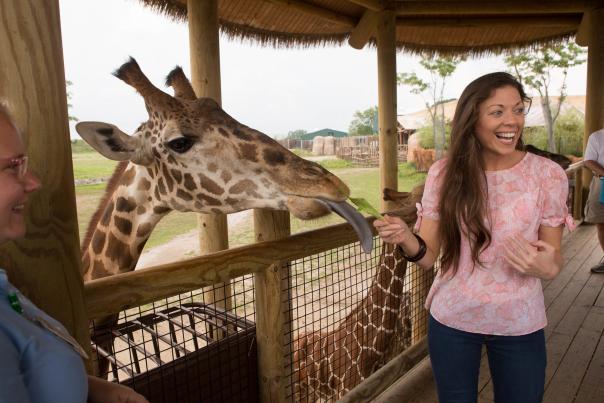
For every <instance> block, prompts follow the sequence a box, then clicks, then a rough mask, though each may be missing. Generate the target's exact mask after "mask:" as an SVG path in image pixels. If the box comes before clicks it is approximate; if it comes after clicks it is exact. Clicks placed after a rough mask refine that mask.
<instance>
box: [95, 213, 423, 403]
mask: <svg viewBox="0 0 604 403" xmlns="http://www.w3.org/2000/svg"><path fill="white" fill-rule="evenodd" d="M367 220H368V222H369V223H370V224H371V222H372V221H373V219H372V218H368V219H367ZM410 224H411V223H410ZM371 228H373V226H371ZM356 241H358V239H357V236H356V234H355V233H354V231H353V230H352V228H351V227H350V225H349V224H340V225H334V226H330V227H326V228H321V229H318V230H314V231H309V232H304V233H300V234H295V235H292V236H289V237H287V238H284V239H280V240H276V241H269V242H261V243H256V244H252V245H248V246H243V247H239V248H233V249H229V250H226V251H221V252H217V253H212V254H209V255H205V256H202V257H197V258H193V259H188V260H185V261H181V262H177V263H171V264H166V265H160V266H154V267H149V268H146V269H141V270H137V271H134V272H130V273H125V274H119V275H116V276H112V277H107V278H103V279H98V280H93V281H90V282H88V283H86V284H85V286H84V293H85V304H86V312H87V314H88V317H89V319H99V318H102V317H105V316H107V315H110V314H115V313H119V312H121V311H124V310H127V309H129V308H134V307H139V306H142V305H144V304H148V303H151V302H154V301H158V300H161V299H163V298H168V297H172V296H175V295H179V294H182V293H185V292H188V291H192V290H196V289H200V288H202V287H207V286H210V285H214V284H219V283H225V282H227V281H229V280H234V279H236V278H239V277H241V276H244V275H246V274H251V273H267V272H270V271H271V270H275V269H278V268H280V267H283V266H284V265H285V264H286V263H287V262H289V261H294V260H296V259H300V258H304V257H307V256H311V255H314V254H317V253H321V252H325V251H328V250H331V249H334V248H338V247H342V246H345V245H349V244H351V243H354V242H356ZM416 277H417V275H416V276H413V275H410V276H409V281H414V280H415V279H416ZM429 286H430V284H427V283H426V282H425V281H422V282H421V285H419V284H418V286H417V287H413V288H414V289H417V290H416V291H415V292H416V293H418V292H419V294H421V295H425V294H426V293H427V290H428V288H429ZM273 288H274V290H269V291H270V294H276V295H277V296H279V295H280V294H281V293H283V292H287V290H283V289H282V287H281V284H279V282H276V283H275V284H274V287H273ZM418 288H425V290H424V289H422V290H419V289H418ZM416 297H417V296H416ZM277 298H282V297H277ZM262 309H266V307H265V306H263V305H262V303H261V301H256V312H257V313H258V312H259V311H260V310H262ZM424 319H425V318H423V317H421V318H420V317H418V318H414V321H418V320H419V321H421V322H424ZM286 320H290V321H291V318H286ZM263 326H266V327H267V329H262V327H263ZM269 327H271V328H270V329H269ZM413 327H415V328H417V329H425V326H420V324H419V323H413ZM256 329H257V334H264V335H265V336H266V335H272V336H270V338H271V340H268V341H266V340H265V341H264V345H265V346H266V345H267V344H268V345H269V346H270V345H271V343H274V345H275V347H277V346H282V345H283V338H282V335H280V336H281V337H279V336H276V334H277V333H276V332H275V331H274V330H275V329H274V324H273V323H264V322H263V321H257V323H256ZM273 336H274V337H273ZM413 336H414V339H415V341H419V340H422V339H423V336H425V332H421V334H420V333H417V332H414V334H413ZM272 339H274V340H272ZM417 349H418V348H417V347H416V349H415V350H417ZM260 350H261V349H260V348H259V350H258V354H259V356H260V355H261V354H262V351H260ZM415 350H412V351H415ZM418 351H425V348H424V347H419V350H418ZM418 354H420V355H421V353H417V352H414V353H413V354H412V356H413V357H414V359H413V360H411V361H410V360H409V359H408V358H404V359H403V361H404V362H405V365H403V367H405V368H402V367H401V368H399V370H400V371H402V370H404V369H406V368H407V367H408V366H409V364H410V362H415V361H416V360H415V356H416V355H418ZM270 358H271V360H272V361H275V360H277V361H279V360H283V362H279V363H277V364H278V367H279V368H280V369H281V371H282V373H279V374H274V371H272V370H271V368H266V369H264V368H262V365H261V364H259V368H258V371H259V374H260V377H261V378H263V377H264V378H266V377H267V376H268V377H269V378H271V379H268V380H266V379H265V382H264V383H266V384H269V385H270V384H271V382H278V383H283V382H286V383H287V382H289V373H287V370H286V368H287V363H286V361H285V360H286V359H282V358H281V357H274V356H272V357H270ZM261 362H262V360H259V363H261ZM272 367H275V365H272ZM400 371H397V373H398V372H400ZM272 378H274V379H272ZM381 385H383V382H382V383H381ZM261 387H262V385H261ZM271 390H273V391H277V394H278V395H281V396H275V394H272V395H271V397H270V398H269V399H268V401H277V402H284V401H286V398H285V393H281V392H279V391H280V390H281V389H280V388H277V387H272V388H271ZM365 393H367V392H365Z"/></svg>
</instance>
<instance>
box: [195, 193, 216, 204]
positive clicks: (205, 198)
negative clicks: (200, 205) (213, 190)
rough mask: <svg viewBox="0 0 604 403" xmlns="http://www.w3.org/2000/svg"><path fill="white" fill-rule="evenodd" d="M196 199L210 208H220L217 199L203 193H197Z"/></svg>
mask: <svg viewBox="0 0 604 403" xmlns="http://www.w3.org/2000/svg"><path fill="white" fill-rule="evenodd" d="M197 198H198V199H199V201H202V202H205V203H206V204H208V205H210V206H220V205H221V204H222V203H220V201H219V200H218V199H215V198H213V197H212V196H208V195H207V194H205V193H197Z"/></svg>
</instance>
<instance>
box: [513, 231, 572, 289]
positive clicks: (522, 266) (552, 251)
mask: <svg viewBox="0 0 604 403" xmlns="http://www.w3.org/2000/svg"><path fill="white" fill-rule="evenodd" d="M503 247H504V250H505V260H506V261H507V262H508V263H509V264H510V265H511V266H512V267H513V268H514V269H516V270H518V271H519V272H520V273H522V274H526V275H527V276H532V277H537V278H540V279H544V280H549V279H552V278H554V277H556V276H557V275H558V273H559V272H560V266H561V256H560V253H559V252H558V251H557V250H556V248H555V247H553V246H552V245H550V244H549V243H547V242H544V241H541V240H537V241H534V242H529V241H527V240H526V239H525V238H524V237H523V236H522V235H520V234H516V235H514V236H511V237H509V238H508V239H506V240H505V243H504V246H503Z"/></svg>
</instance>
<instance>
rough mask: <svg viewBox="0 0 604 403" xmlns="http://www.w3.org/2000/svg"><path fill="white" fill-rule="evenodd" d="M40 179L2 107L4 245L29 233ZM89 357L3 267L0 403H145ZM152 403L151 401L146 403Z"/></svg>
mask: <svg viewBox="0 0 604 403" xmlns="http://www.w3.org/2000/svg"><path fill="white" fill-rule="evenodd" d="M39 188H40V180H39V179H38V178H37V177H36V176H35V175H34V174H32V173H31V172H29V171H28V169H27V156H26V154H25V146H24V145H23V141H22V139H21V135H20V133H19V131H18V130H17V127H16V126H15V124H14V123H13V120H12V119H11V116H10V114H9V113H8V111H7V108H6V107H5V106H4V105H3V104H2V103H0V244H3V243H5V242H8V241H11V240H14V239H18V238H20V237H23V236H24V235H25V217H24V214H25V206H26V204H27V199H28V196H29V195H30V194H31V193H32V192H35V191H36V190H37V189H39ZM85 356H86V353H85V352H84V350H83V349H82V348H81V347H80V346H79V345H78V343H77V341H75V339H73V338H72V337H71V336H70V335H69V333H68V332H67V330H66V329H65V328H64V327H63V326H62V325H61V324H60V323H59V322H58V321H56V320H54V319H53V318H51V317H50V316H48V315H46V314H45V313H44V312H43V311H41V310H40V309H38V308H37V307H36V306H35V305H34V304H33V303H32V302H31V301H29V300H28V299H27V298H25V297H24V296H23V295H22V294H21V293H19V290H17V289H16V288H15V287H14V286H12V285H11V284H10V283H9V282H8V278H7V276H6V272H5V271H4V270H2V269H1V268H0V403H8V402H10V403H22V402H33V403H84V402H87V401H88V402H91V403H145V402H147V400H146V399H145V398H144V397H143V396H141V395H139V394H138V393H136V392H135V391H133V390H132V389H129V388H127V387H125V386H122V385H119V384H116V383H112V382H108V381H106V380H104V379H100V378H97V377H93V376H88V375H87V374H86V371H85V368H84V363H83V360H82V357H85ZM147 403H148V402H147Z"/></svg>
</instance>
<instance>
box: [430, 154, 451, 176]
mask: <svg viewBox="0 0 604 403" xmlns="http://www.w3.org/2000/svg"><path fill="white" fill-rule="evenodd" d="M446 165H447V158H441V159H439V160H438V161H436V162H435V163H434V164H432V166H431V167H430V169H429V170H428V175H430V176H439V175H440V174H441V173H442V172H443V171H444V169H445V166H446Z"/></svg>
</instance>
